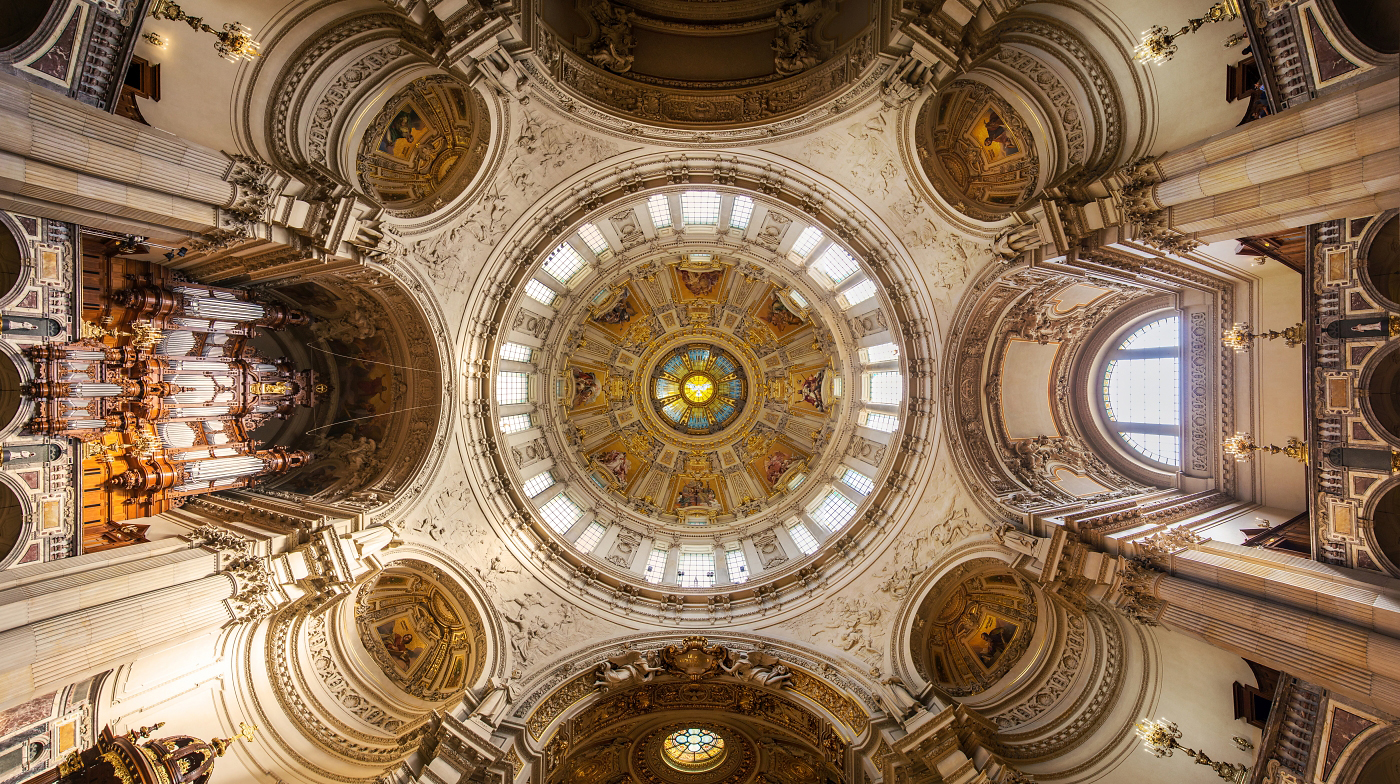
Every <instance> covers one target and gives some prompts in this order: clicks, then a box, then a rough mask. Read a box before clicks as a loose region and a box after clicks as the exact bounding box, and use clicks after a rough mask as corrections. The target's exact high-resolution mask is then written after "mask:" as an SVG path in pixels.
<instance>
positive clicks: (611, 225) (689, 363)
mask: <svg viewBox="0 0 1400 784" xmlns="http://www.w3.org/2000/svg"><path fill="white" fill-rule="evenodd" d="M632 204H633V205H634V207H633V208H632V209H631V210H629V211H626V212H622V213H619V212H617V210H616V209H613V210H612V212H611V213H610V215H611V217H608V218H602V219H600V218H594V219H592V220H589V221H585V222H583V223H581V224H578V225H576V227H575V229H574V233H573V234H572V235H571V236H572V237H576V238H577V239H576V240H569V239H566V240H565V241H563V242H560V243H558V244H557V246H556V247H554V248H553V249H552V250H550V251H549V252H548V253H546V254H544V258H543V259H542V260H541V261H540V262H539V266H538V268H536V270H535V271H534V273H533V275H532V276H531V277H530V278H529V279H528V280H527V281H526V282H525V285H524V286H523V291H524V292H525V296H522V297H520V298H519V299H518V300H517V308H518V312H519V313H520V314H522V315H520V316H516V317H514V320H515V321H516V322H519V323H524V322H521V321H520V320H521V319H522V318H527V317H529V316H530V315H531V314H535V313H543V312H544V311H552V312H554V317H553V319H552V323H553V325H554V328H555V329H557V330H558V331H557V332H551V334H550V335H548V336H545V340H547V341H552V340H555V339H562V343H561V348H562V351H558V352H555V353H554V354H552V355H551V354H549V353H544V354H542V355H538V356H537V355H536V354H535V353H530V352H522V351H521V350H519V349H516V348H511V346H521V345H523V344H521V343H519V342H518V341H520V340H525V339H526V338H524V337H520V336H512V335H504V336H502V342H501V346H502V348H501V349H500V352H501V354H500V356H501V357H502V359H501V360H500V361H499V367H498V371H497V374H496V377H495V378H496V381H495V384H496V395H495V397H496V400H497V402H498V403H501V404H503V405H502V408H501V413H502V418H501V420H500V425H501V427H502V429H503V431H515V430H516V428H517V427H521V426H529V427H538V428H539V432H540V433H541V435H542V437H543V441H544V443H545V445H547V446H546V447H545V448H547V449H548V451H549V453H550V454H552V455H557V457H556V458H555V459H554V460H553V463H552V465H551V466H550V467H548V468H544V470H540V469H538V468H535V469H532V468H529V467H528V466H527V465H520V466H518V468H519V471H518V473H517V474H516V475H515V477H514V480H515V481H517V482H519V483H520V486H521V487H523V488H525V491H526V493H527V495H530V497H531V498H532V499H533V502H534V505H535V507H536V509H537V511H538V513H539V515H540V517H541V518H542V519H543V521H544V522H545V524H546V526H548V528H549V529H551V530H552V531H553V532H554V533H555V534H556V535H561V536H565V537H566V538H567V539H569V540H571V543H572V544H573V547H574V549H576V550H581V551H583V552H584V553H586V554H588V555H591V556H592V557H594V558H598V559H599V560H601V561H603V562H604V563H607V564H611V565H612V566H614V567H622V570H623V571H624V572H626V573H628V577H627V578H625V579H630V580H635V581H637V582H638V583H639V584H641V585H651V584H675V585H678V586H680V587H683V588H710V587H714V586H716V585H718V584H720V583H722V582H728V583H731V584H737V583H744V582H747V581H748V579H749V578H750V577H751V576H753V575H755V574H761V573H764V572H767V571H769V570H771V569H774V568H781V567H782V566H783V565H784V564H786V563H788V562H789V561H790V560H793V559H796V558H799V557H801V556H803V555H806V554H808V553H810V552H813V551H815V549H817V546H819V542H820V541H821V540H825V539H827V538H828V537H830V536H831V535H832V534H834V533H836V532H837V531H840V530H841V529H842V528H844V527H845V526H847V525H848V524H849V523H851V522H852V521H853V520H855V518H856V515H857V513H858V511H859V509H860V508H861V507H862V506H863V505H864V504H865V502H866V500H867V496H868V494H869V493H870V491H871V488H872V487H873V483H874V477H875V475H876V471H875V470H872V467H871V466H870V465H868V464H866V463H864V462H851V461H850V460H849V459H848V458H847V456H846V455H845V454H844V453H843V452H842V451H840V450H839V449H837V448H835V446H836V445H837V444H840V443H844V442H846V441H849V440H850V439H852V438H853V437H857V438H866V439H868V440H869V441H871V442H873V441H874V438H876V437H878V438H881V439H887V438H891V437H892V435H890V434H889V429H897V428H898V421H899V416H898V412H899V409H900V405H901V402H902V400H903V393H902V391H901V389H902V381H901V379H902V376H901V370H900V364H901V360H900V351H899V350H898V344H897V341H894V340H892V339H891V336H887V337H885V338H884V339H883V342H882V343H880V344H879V345H878V346H872V347H871V348H870V349H865V350H863V349H861V348H860V347H858V346H857V345H855V343H854V341H853V340H852V338H851V337H850V335H849V332H848V331H847V330H846V328H845V327H844V319H845V313H846V311H848V310H852V309H855V310H856V311H857V312H859V311H860V310H861V309H868V308H869V307H870V306H871V305H872V304H874V303H877V302H879V298H878V296H877V294H878V292H879V286H878V283H877V282H876V281H875V280H874V278H872V277H871V276H870V275H869V274H868V273H867V272H866V271H865V270H863V268H862V267H861V265H860V263H859V261H858V260H857V257H856V256H855V255H853V254H852V253H850V252H849V251H848V250H847V249H846V248H845V246H844V245H843V243H842V242H841V241H840V240H839V238H836V237H832V236H828V235H827V234H826V232H825V229H823V228H821V227H819V226H816V225H812V224H798V223H796V222H793V221H791V219H788V218H787V217H786V216H785V215H784V213H783V212H780V210H779V209H778V208H777V207H776V206H774V207H772V208H770V206H769V205H768V204H767V203H766V202H764V201H762V200H761V199H758V200H756V199H755V197H754V196H753V195H750V194H735V193H732V192H720V191H706V190H700V189H682V190H679V191H670V192H663V193H651V194H648V195H646V196H645V197H638V198H636V199H634V200H633V201H632ZM736 208H737V209H736ZM673 210H674V212H673ZM722 212H723V213H724V214H725V215H726V217H727V221H728V223H729V224H730V225H729V226H726V227H725V228H726V229H728V231H726V232H723V233H721V232H717V231H715V230H714V229H709V230H708V231H703V232H702V231H699V230H690V229H687V230H686V231H684V232H677V231H676V230H675V228H674V226H676V225H679V226H680V227H686V226H694V225H699V226H702V227H707V226H714V225H717V224H718V223H719V219H720V215H721V213H722ZM758 216H762V223H761V224H760V223H759V219H758ZM780 217H781V222H779V218H780ZM639 218H640V219H642V220H645V221H646V223H647V224H648V225H647V228H648V229H650V230H653V231H667V232H670V233H673V235H674V236H676V237H677V238H678V239H680V240H681V242H680V243H679V244H678V245H677V246H675V247H673V248H655V249H653V248H650V247H648V246H645V245H643V246H639V247H637V248H635V249H632V248H629V247H628V243H629V242H630V240H629V239H628V236H629V233H632V234H635V233H640V230H639V229H638V228H636V221H637V220H638V219H639ZM779 227H780V228H781V232H779ZM605 232H607V234H611V235H612V236H616V237H617V238H618V239H617V241H616V242H617V245H614V244H613V242H614V241H613V240H612V239H611V238H610V237H609V236H606V235H605ZM613 232H616V233H615V234H613ZM744 232H750V233H754V234H756V235H758V236H759V238H760V242H759V243H744V242H736V239H737V237H736V235H738V234H741V233H744ZM765 232H767V233H765ZM783 235H786V237H787V239H783ZM779 243H782V244H785V245H788V246H790V249H789V250H788V251H787V252H786V253H785V254H778V253H776V252H774V250H770V247H771V248H773V249H776V247H777V246H778V244H779ZM618 245H620V246H621V247H620V248H619V247H617V246H618ZM765 246H767V247H765ZM585 249H586V250H587V254H585V253H584V251H585ZM588 256H591V257H592V259H590V258H588ZM593 259H596V261H595V260H593ZM532 291H533V292H535V293H533V294H532V293H530V292H532ZM554 335H558V336H559V337H558V338H556V337H554ZM507 357H529V358H530V360H529V361H528V362H519V361H512V360H509V359H507ZM531 385H534V386H533V387H531ZM529 389H534V390H535V391H534V392H533V393H531V392H528V390H529ZM508 417H515V418H516V419H509V420H508V419H507V418H508ZM521 417H523V419H521ZM881 417H884V419H881ZM887 421H888V422H890V423H892V425H887V428H888V429H885V430H874V429H873V428H874V427H875V425H874V424H867V422H870V423H876V422H880V423H884V422H887ZM526 423H528V424H526ZM529 432H535V431H534V430H531V431H529ZM858 433H869V434H870V435H869V436H858V435H857V434H858ZM503 436H504V438H505V439H506V443H507V444H508V445H509V444H513V443H515V442H516V441H519V440H522V439H526V438H529V436H526V435H523V434H522V435H516V434H515V433H514V432H503ZM531 443H535V442H531ZM872 462H874V463H875V466H874V468H875V469H878V468H879V463H880V461H879V460H878V459H877V460H874V461H872ZM832 475H834V476H836V477H839V478H840V481H839V482H832V481H829V480H827V479H826V478H825V477H828V476H832ZM817 477H822V478H820V479H818V478H817ZM590 508H592V509H598V508H607V509H610V510H614V511H612V512H611V513H610V515H611V517H612V518H613V519H614V520H615V521H616V525H615V526H610V525H608V524H606V523H603V522H602V521H600V520H598V519H597V515H596V513H595V514H594V520H593V522H588V521H587V519H586V516H587V514H588V511H587V510H589V509H590ZM783 515H787V517H786V518H785V519H784V518H783ZM760 516H767V519H770V520H772V519H774V518H778V519H783V524H782V528H781V533H778V532H776V531H774V530H773V529H772V528H769V529H768V530H766V531H764V530H759V531H754V530H752V529H753V526H752V525H749V524H750V523H751V522H752V521H754V520H756V519H759V518H760ZM768 525H769V526H772V525H773V523H769V524H768ZM645 531H650V532H652V533H651V534H650V535H647V534H644V533H643V532H645ZM663 531H664V532H665V538H664V539H663V538H662V536H661V534H662V532H663ZM715 537H719V541H720V542H721V543H722V544H723V543H724V542H726V541H727V542H728V544H725V545H724V546H725V548H726V549H724V550H723V554H722V555H721V554H720V553H717V552H715V551H714V549H713V546H712V545H711V546H709V547H708V548H707V547H706V546H704V545H701V544H700V542H702V541H703V542H713V541H714V540H715ZM647 540H650V543H648V542H647ZM619 543H621V544H619ZM707 550H708V551H707ZM671 551H675V553H674V555H673V554H672V552H671ZM726 578H727V579H726Z"/></svg>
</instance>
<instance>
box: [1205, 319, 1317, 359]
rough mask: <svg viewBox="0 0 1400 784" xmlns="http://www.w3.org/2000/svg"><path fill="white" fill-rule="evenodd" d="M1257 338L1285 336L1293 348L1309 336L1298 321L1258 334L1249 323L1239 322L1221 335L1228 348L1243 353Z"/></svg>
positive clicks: (1284, 339)
mask: <svg viewBox="0 0 1400 784" xmlns="http://www.w3.org/2000/svg"><path fill="white" fill-rule="evenodd" d="M1256 338H1265V339H1267V340H1278V339H1279V338H1283V343H1284V345H1286V346H1288V347H1289V348H1293V347H1294V346H1301V345H1303V342H1304V341H1305V340H1306V338H1307V333H1306V332H1305V331H1304V329H1303V325H1302V324H1301V323H1298V324H1295V325H1293V326H1291V327H1285V328H1284V329H1283V330H1282V331H1279V330H1276V329H1271V330H1269V331H1268V332H1260V333H1259V334H1257V335H1256V334H1255V333H1253V332H1250V331H1249V325H1248V324H1239V323H1237V324H1235V326H1233V327H1231V328H1230V329H1227V330H1225V334H1224V335H1221V336H1220V342H1221V344H1222V345H1224V346H1225V347H1226V348H1232V349H1234V350H1235V353H1236V354H1243V353H1245V352H1247V351H1249V348H1250V346H1251V345H1252V344H1253V343H1254V340H1255V339H1256Z"/></svg>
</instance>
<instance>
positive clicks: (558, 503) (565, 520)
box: [540, 493, 583, 534]
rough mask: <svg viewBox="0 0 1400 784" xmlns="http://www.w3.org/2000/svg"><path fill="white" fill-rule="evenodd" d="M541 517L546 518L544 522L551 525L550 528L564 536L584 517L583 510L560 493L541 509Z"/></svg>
mask: <svg viewBox="0 0 1400 784" xmlns="http://www.w3.org/2000/svg"><path fill="white" fill-rule="evenodd" d="M540 516H542V517H544V521H545V522H546V523H549V527H550V528H553V529H554V532H555V533H558V534H563V533H566V532H567V531H568V530H569V529H570V528H573V527H574V523H576V522H578V519H579V518H580V517H582V516H583V509H581V508H579V505H578V504H576V503H574V502H573V499H571V498H569V496H568V495H566V494H564V493H560V494H559V495H556V496H554V497H553V498H551V499H549V502H548V503H546V504H545V505H544V506H541V507H540Z"/></svg>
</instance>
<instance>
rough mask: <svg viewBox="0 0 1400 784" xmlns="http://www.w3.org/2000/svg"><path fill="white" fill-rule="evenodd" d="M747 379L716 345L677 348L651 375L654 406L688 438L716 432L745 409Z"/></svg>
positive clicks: (732, 359)
mask: <svg viewBox="0 0 1400 784" xmlns="http://www.w3.org/2000/svg"><path fill="white" fill-rule="evenodd" d="M747 388H748V380H747V378H746V377H745V375H744V369H743V368H742V367H740V365H739V363H738V361H736V360H735V359H734V357H733V356H732V355H730V354H729V352H727V351H725V350H724V349H721V348H717V347H715V346H707V345H689V346H682V347H680V348H677V349H674V350H673V351H671V353H670V354H669V355H667V356H666V357H665V358H664V359H662V360H661V362H660V363H659V364H658V365H657V367H656V370H655V371H653V372H652V381H651V393H652V395H651V397H652V401H651V402H652V406H653V407H654V408H655V410H656V412H657V413H658V414H660V415H661V418H662V419H664V420H666V421H667V422H668V423H670V425H671V426H672V427H674V428H676V429H677V430H679V431H680V432H682V433H685V434H686V435H709V434H710V433H717V432H719V431H720V430H721V429H722V428H724V427H725V426H726V425H728V424H729V423H730V422H732V421H734V418H735V417H737V416H738V415H739V411H740V410H741V409H742V408H743V406H744V395H745V393H746V392H747Z"/></svg>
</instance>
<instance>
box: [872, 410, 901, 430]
mask: <svg viewBox="0 0 1400 784" xmlns="http://www.w3.org/2000/svg"><path fill="white" fill-rule="evenodd" d="M865 426H866V427H868V428H870V429H871V430H879V431H880V432H882V433H893V432H894V431H895V430H897V429H898V428H899V418H898V417H893V416H890V415H889V414H880V413H877V412H875V411H867V412H865Z"/></svg>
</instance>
